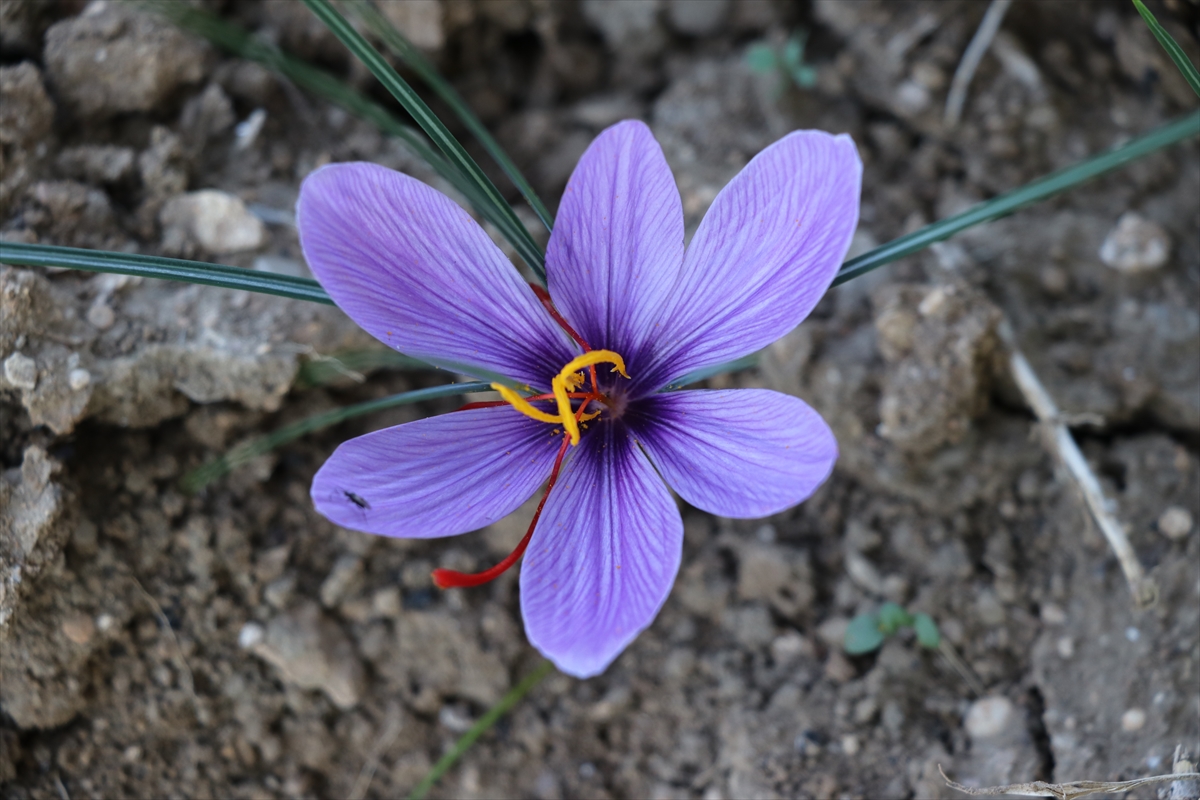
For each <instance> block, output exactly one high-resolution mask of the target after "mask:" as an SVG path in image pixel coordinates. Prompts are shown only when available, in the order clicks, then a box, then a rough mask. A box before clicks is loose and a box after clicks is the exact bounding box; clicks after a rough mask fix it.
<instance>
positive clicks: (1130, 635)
mask: <svg viewBox="0 0 1200 800" xmlns="http://www.w3.org/2000/svg"><path fill="white" fill-rule="evenodd" d="M1125 638H1126V639H1128V640H1129V641H1131V642H1136V641H1137V640H1138V639H1140V638H1142V632H1141V631H1139V630H1138V629H1137V628H1135V627H1133V626H1132V625H1130V626H1129V627H1128V628H1126V629H1125Z"/></svg>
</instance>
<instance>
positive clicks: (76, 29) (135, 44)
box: [45, 0, 209, 117]
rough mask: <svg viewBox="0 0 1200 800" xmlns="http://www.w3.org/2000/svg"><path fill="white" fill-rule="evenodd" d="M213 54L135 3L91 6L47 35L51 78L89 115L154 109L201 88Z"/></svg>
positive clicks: (64, 95) (69, 101) (60, 92)
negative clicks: (195, 86) (185, 91)
mask: <svg viewBox="0 0 1200 800" xmlns="http://www.w3.org/2000/svg"><path fill="white" fill-rule="evenodd" d="M208 53H209V49H208V47H207V46H205V45H204V44H202V43H200V42H198V41H196V40H195V39H193V38H191V37H189V36H187V35H186V34H184V33H183V32H182V31H180V30H179V29H178V28H177V27H175V26H174V25H172V24H170V23H169V22H167V21H166V20H163V19H161V18H159V17H157V16H155V15H153V14H149V13H144V12H141V11H138V10H136V6H133V5H131V4H128V3H115V2H104V1H103V0H96V2H92V3H90V4H89V5H88V6H87V8H85V9H84V11H83V13H82V14H80V15H79V16H77V17H72V18H70V19H65V20H63V21H61V22H58V23H56V24H55V25H53V26H51V28H50V29H49V30H48V31H46V49H45V60H46V72H47V74H48V76H49V78H50V82H51V83H52V84H53V85H54V88H55V90H56V92H57V96H58V97H60V98H62V99H63V100H65V101H66V103H67V104H68V105H69V106H70V107H71V108H72V109H73V110H74V111H75V113H77V114H79V115H80V116H82V117H108V116H113V115H115V114H120V113H123V112H130V111H150V110H151V109H153V108H155V107H157V106H158V104H159V103H161V102H163V101H165V100H167V99H168V98H169V97H170V96H171V95H173V94H174V93H175V92H176V91H178V90H179V89H180V88H181V87H182V86H184V85H186V84H190V83H198V82H199V81H201V80H202V79H203V78H204V75H205V72H206V70H207V61H208Z"/></svg>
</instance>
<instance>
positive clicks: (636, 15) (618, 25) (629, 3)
mask: <svg viewBox="0 0 1200 800" xmlns="http://www.w3.org/2000/svg"><path fill="white" fill-rule="evenodd" d="M658 10H659V0H615V1H614V0H583V15H584V16H585V17H587V19H588V22H590V23H592V24H593V25H595V26H596V27H597V28H598V29H599V30H600V33H601V35H602V36H603V37H604V41H606V42H608V45H609V47H611V48H613V49H614V50H617V49H619V48H620V47H621V45H622V44H624V43H625V41H626V40H627V39H628V38H630V37H632V36H637V35H639V34H643V33H647V32H649V31H650V30H652V29H653V28H654V26H655V23H656V21H657V18H658Z"/></svg>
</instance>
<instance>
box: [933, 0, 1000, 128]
mask: <svg viewBox="0 0 1200 800" xmlns="http://www.w3.org/2000/svg"><path fill="white" fill-rule="evenodd" d="M1010 5H1012V0H992V2H991V5H989V6H988V10H987V11H986V12H985V13H984V15H983V21H982V22H980V23H979V29H978V30H977V31H975V35H974V36H973V37H971V43H970V44H968V45H967V49H966V50H964V51H963V57H962V61H959V62H958V69H956V70H955V71H954V79H953V80H952V81H950V92H949V94H947V95H946V112H945V115H944V116H943V117H942V119H943V121H944V122H945V123H946V127H947V128H953V127H954V126H955V125H957V124H958V120H959V119H960V118H961V117H962V110H963V104H964V103H966V102H967V89H968V87H970V85H971V79H972V78H974V77H975V70H976V69H978V67H979V62H980V61H982V60H983V54H984V53H986V52H987V50H988V48H989V47H991V45H992V39H994V38H996V32H997V31H998V30H1000V23H1001V22H1003V21H1004V15H1005V14H1006V13H1007V12H1008V7H1009V6H1010Z"/></svg>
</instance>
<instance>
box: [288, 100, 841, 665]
mask: <svg viewBox="0 0 1200 800" xmlns="http://www.w3.org/2000/svg"><path fill="white" fill-rule="evenodd" d="M861 176H862V164H861V162H860V161H859V159H858V154H857V151H856V149H855V147H854V143H853V141H852V140H851V139H850V138H849V137H848V136H846V135H840V136H831V135H829V134H827V133H823V132H820V131H797V132H794V133H792V134H789V135H788V136H785V137H784V138H783V139H780V140H779V141H778V142H776V143H775V144H773V145H771V146H770V147H768V148H767V149H766V150H764V151H763V152H761V153H760V154H759V155H758V156H756V157H755V158H754V159H753V160H752V161H751V162H750V163H749V164H748V165H747V166H746V168H745V169H743V170H742V171H741V173H739V174H738V175H737V176H736V177H735V178H734V179H733V180H732V181H730V183H729V185H728V186H726V187H725V188H724V190H722V191H721V193H720V194H719V195H718V196H717V198H716V200H715V201H714V202H713V204H712V207H711V208H710V209H709V211H708V214H707V215H706V216H705V217H704V220H703V221H702V222H701V224H700V227H699V229H698V230H697V231H696V234H695V237H694V238H693V240H692V242H691V244H690V246H689V247H688V248H687V250H686V252H685V250H684V243H683V209H682V204H681V202H680V198H679V192H678V190H677V189H676V187H675V182H674V180H673V178H672V176H671V172H670V169H669V168H668V167H667V162H666V160H665V159H664V157H663V154H662V150H661V149H660V148H659V146H658V143H657V142H656V141H655V140H654V137H653V135H652V134H651V133H650V130H649V128H647V127H646V126H645V125H644V124H642V123H641V122H636V121H626V122H622V123H619V124H617V125H614V126H612V127H611V128H608V129H607V130H605V131H604V132H603V133H601V134H600V135H599V136H598V137H597V138H596V140H595V141H594V142H593V143H592V145H591V146H590V147H589V148H588V150H587V152H586V153H584V155H583V157H582V159H580V162H579V164H578V166H577V167H576V168H575V172H574V174H573V175H572V176H571V180H570V182H569V183H568V184H567V188H566V191H565V193H564V195H563V199H562V204H561V206H560V208H559V212H558V221H557V224H556V226H555V228H554V232H553V234H552V235H551V236H550V243H549V247H548V249H547V253H546V273H547V278H548V284H549V295H548V296H547V295H545V293H544V292H543V293H542V294H541V296H539V294H538V293H536V292H535V291H534V290H533V289H532V288H531V287H530V286H528V285H526V284H525V283H524V282H522V281H521V279H520V277H519V275H518V273H517V271H516V270H515V269H513V266H512V264H510V263H509V262H508V260H507V259H506V258H505V257H504V255H503V254H502V253H501V251H500V249H499V248H498V247H496V245H495V244H493V243H492V241H491V239H490V238H488V236H487V234H486V233H485V232H484V231H483V230H482V229H481V228H480V227H479V226H478V225H477V224H476V223H475V222H474V220H472V219H471V217H470V216H468V215H467V213H466V212H465V211H463V210H462V209H461V208H460V207H459V206H458V205H456V204H455V203H454V202H453V201H452V200H450V199H449V198H448V197H446V196H445V195H443V194H441V193H439V192H437V191H436V190H434V189H432V188H430V187H429V186H427V185H425V184H423V183H421V182H420V181H417V180H415V179H413V178H410V177H408V176H406V175H402V174H400V173H397V172H393V171H391V170H388V169H384V168H383V167H379V166H375V165H372V164H361V163H358V164H334V165H330V166H326V167H323V168H321V169H319V170H317V171H316V172H314V173H313V174H312V175H310V176H309V177H308V178H307V179H306V180H305V181H304V185H303V187H302V188H301V191H300V200H299V204H298V210H297V221H298V225H299V228H300V240H301V243H302V245H303V248H304V255H305V257H306V258H307V259H308V263H309V265H310V266H311V268H312V271H313V273H314V274H315V275H316V277H317V279H318V280H319V281H320V282H321V284H322V285H323V286H324V287H325V289H326V291H328V292H329V294H330V296H332V297H333V299H334V301H335V302H336V303H337V304H338V306H340V307H341V308H342V309H343V310H344V311H345V312H346V313H347V314H349V315H350V317H351V318H352V319H353V320H354V321H355V322H357V323H358V324H359V325H361V326H362V327H363V328H364V329H365V330H366V331H367V332H369V333H371V334H372V335H374V336H375V337H376V338H378V339H379V340H380V341H382V342H384V343H385V344H387V345H389V346H391V347H394V348H396V349H398V350H400V351H402V352H404V353H406V354H408V355H411V356H415V357H417V358H421V359H424V360H426V361H429V362H430V363H433V364H437V365H440V366H443V367H446V368H449V369H453V370H455V371H457V372H461V373H465V374H468V375H474V376H477V377H484V378H486V379H493V378H494V377H496V376H504V377H505V378H507V379H508V382H507V387H511V386H518V387H521V388H524V389H529V392H526V393H523V394H522V393H518V392H515V391H513V390H512V389H511V388H507V387H506V386H505V385H504V384H503V383H501V382H498V383H497V384H495V385H496V386H497V387H499V388H501V389H503V395H504V397H505V398H506V401H502V402H499V403H476V404H471V405H468V406H466V407H465V408H464V409H462V410H459V411H457V412H454V413H450V414H443V415H441V416H438V417H431V418H428V419H422V420H418V421H416V422H410V423H407V424H404V425H398V426H396V427H394V428H388V429H386V430H380V431H376V432H374V433H369V434H367V435H366V436H360V437H358V438H357V439H352V440H350V441H348V442H345V443H344V444H342V445H341V446H340V447H338V449H337V450H336V451H335V452H334V454H333V455H332V456H331V457H330V458H329V460H328V461H326V462H325V465H324V466H323V467H321V469H320V471H319V472H318V473H317V475H316V478H315V479H314V481H313V487H312V497H313V502H314V503H315V504H316V507H317V510H318V511H320V512H321V513H322V514H324V515H325V516H326V517H328V518H329V519H330V520H332V521H333V522H335V523H337V524H338V525H342V526H344V527H347V528H352V529H355V530H360V531H365V532H368V533H375V534H382V535H385V536H400V537H413V538H430V537H437V536H452V535H455V534H460V533H465V532H467V531H471V530H475V529H478V528H482V527H484V526H486V525H489V524H491V523H493V522H495V521H497V520H498V519H500V518H501V517H503V516H505V515H506V514H509V513H510V512H512V511H514V510H515V509H516V508H517V507H518V506H520V505H521V504H522V503H523V502H524V501H525V500H526V499H527V498H529V497H530V496H531V495H532V494H533V493H534V492H535V491H537V489H538V487H539V486H541V485H542V484H543V483H546V482H547V479H550V485H551V490H549V491H548V493H547V495H546V496H545V497H544V498H543V500H542V503H543V506H542V507H539V512H538V515H537V516H535V518H534V524H533V525H531V526H530V533H529V534H528V535H527V536H526V538H525V540H524V541H523V542H522V546H521V547H519V548H518V549H517V550H516V551H514V553H513V555H512V556H510V557H509V558H508V559H506V560H505V562H504V563H502V564H500V565H498V566H497V567H496V568H493V570H489V571H488V572H486V573H480V574H479V575H477V576H465V575H462V574H461V573H454V572H450V571H448V570H439V571H438V573H436V574H435V579H436V580H437V581H438V583H439V585H442V586H452V585H471V584H474V583H478V582H482V581H483V580H486V579H490V578H491V577H493V576H494V574H495V573H498V572H499V571H501V570H502V569H503V568H506V567H507V566H509V565H510V564H511V563H512V562H514V561H515V560H516V558H517V557H519V556H520V554H521V552H522V550H524V546H525V545H526V544H527V545H528V550H527V551H526V554H525V563H524V565H523V566H522V569H521V579H520V592H521V611H522V615H523V617H524V621H525V631H526V634H527V635H528V637H529V640H530V642H531V643H532V644H533V645H534V646H535V647H536V648H537V649H538V650H540V651H541V652H542V653H543V654H545V655H546V656H547V657H548V658H549V659H551V660H552V661H553V662H554V663H555V665H557V667H558V668H559V669H560V670H562V671H563V672H565V673H568V674H570V675H575V676H577V677H581V678H583V677H588V676H592V675H596V674H598V673H600V672H602V671H603V670H604V669H605V668H606V667H607V666H608V665H609V664H610V663H611V662H612V660H613V659H614V658H616V657H617V655H619V654H620V653H621V651H622V650H623V649H624V648H625V647H626V646H627V645H629V643H630V642H632V641H633V639H634V638H635V637H636V636H637V635H638V634H639V633H640V632H641V631H642V630H644V629H645V628H646V627H647V626H648V625H649V624H650V623H651V622H652V621H653V619H654V617H655V615H656V614H657V613H658V610H659V609H660V608H661V607H662V604H663V602H664V601H665V600H666V597H667V594H668V592H669V591H670V588H671V584H672V583H673V582H674V580H675V575H676V573H677V572H678V570H679V562H680V557H681V553H682V545H683V523H682V520H681V518H680V514H679V510H678V509H677V507H676V504H675V501H674V499H673V498H672V496H671V492H670V490H669V489H668V488H667V487H668V486H669V487H670V488H671V489H674V490H675V492H677V493H678V494H679V496H680V497H682V498H683V499H684V500H686V501H687V502H688V503H690V504H692V505H693V506H696V507H697V508H700V509H703V510H704V511H708V512H710V513H712V514H718V515H721V516H726V517H761V516H766V515H769V514H774V513H776V512H778V511H781V510H783V509H785V508H788V507H789V506H792V505H795V504H796V503H799V502H801V501H802V500H804V499H805V498H807V497H808V496H809V495H811V494H812V492H813V491H814V490H815V489H816V488H817V487H818V486H819V485H820V484H821V483H822V482H823V481H824V480H825V479H826V477H828V475H829V473H830V470H831V469H832V467H833V462H834V461H835V460H836V458H837V443H836V442H835V441H834V437H833V434H832V433H831V432H830V430H829V427H828V426H827V425H826V424H825V422H824V421H823V420H822V419H821V417H820V416H819V415H818V414H817V413H816V412H815V411H813V409H811V408H810V407H809V406H808V405H806V404H805V403H803V402H802V401H800V400H798V399H796V398H794V397H790V396H787V395H783V394H779V393H777V392H772V391H767V390H762V389H735V390H715V391H714V390H695V391H671V392H664V391H661V390H662V389H663V387H665V386H667V385H668V384H670V383H671V382H672V381H674V380H677V379H679V378H680V377H682V376H683V375H686V374H687V373H689V372H692V371H693V370H697V369H700V368H703V367H707V366H712V365H715V364H719V363H722V362H725V361H729V360H731V359H735V358H738V357H741V356H744V355H747V354H749V353H751V352H754V351H756V350H758V349H760V348H762V347H764V346H766V345H767V344H770V343H771V342H773V341H775V340H776V339H778V338H779V337H780V336H783V335H784V334H786V333H787V332H788V331H790V330H791V329H792V328H794V327H795V326H796V325H797V324H799V323H800V321H801V320H803V319H804V318H805V317H806V316H807V315H808V313H809V312H810V311H811V310H812V308H813V306H814V305H816V303H817V301H818V300H819V299H820V297H821V296H822V295H823V294H824V293H825V290H826V289H827V288H828V287H829V284H830V282H831V281H832V280H833V277H834V275H835V274H836V272H837V269H838V266H839V265H840V264H841V262H842V258H843V257H844V256H845V254H846V250H847V248H848V247H849V245H850V239H851V237H852V236H853V234H854V229H855V226H856V224H857V222H858V198H859V189H860V185H861ZM551 299H552V301H551ZM626 375H627V376H628V377H625V376H626Z"/></svg>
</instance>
